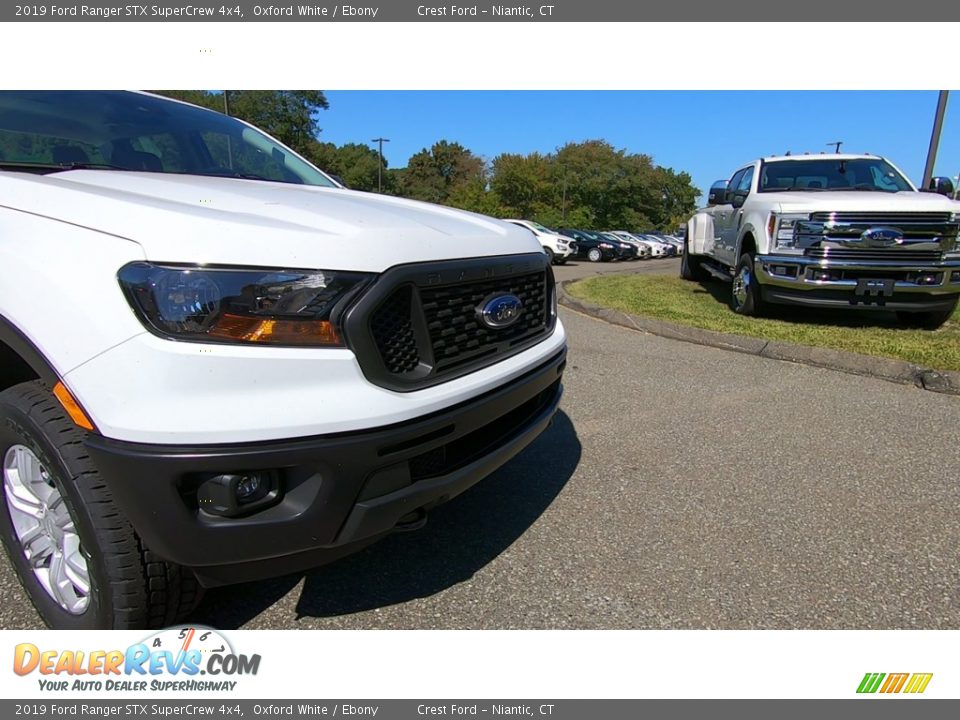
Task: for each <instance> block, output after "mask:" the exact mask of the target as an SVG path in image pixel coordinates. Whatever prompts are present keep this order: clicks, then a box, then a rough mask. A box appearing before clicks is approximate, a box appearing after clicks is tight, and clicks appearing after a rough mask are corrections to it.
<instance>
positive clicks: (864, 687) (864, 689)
mask: <svg viewBox="0 0 960 720" xmlns="http://www.w3.org/2000/svg"><path fill="white" fill-rule="evenodd" d="M884 677H885V675H884V673H867V674H866V675H864V676H863V680H861V681H860V687H858V688H857V692H858V693H875V692H876V691H877V688H879V687H880V682H881V681H882V680H883V678H884Z"/></svg>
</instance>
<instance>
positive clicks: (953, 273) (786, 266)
mask: <svg viewBox="0 0 960 720" xmlns="http://www.w3.org/2000/svg"><path fill="white" fill-rule="evenodd" d="M754 273H755V276H756V278H757V281H758V283H759V284H760V292H761V295H762V297H763V299H764V300H765V301H767V302H772V303H780V304H786V305H804V306H808V307H824V308H858V307H878V308H883V309H886V310H904V311H912V312H926V311H940V310H947V309H950V308H951V307H953V305H954V303H955V302H956V297H957V295H960V260H944V261H941V262H935V263H930V262H926V263H924V262H920V263H913V264H911V263H905V262H894V261H870V262H858V261H855V260H826V259H820V258H811V257H805V256H803V255H758V256H757V258H756V260H755V262H754Z"/></svg>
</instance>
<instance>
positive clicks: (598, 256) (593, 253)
mask: <svg viewBox="0 0 960 720" xmlns="http://www.w3.org/2000/svg"><path fill="white" fill-rule="evenodd" d="M587 260H589V261H590V262H600V261H601V260H603V253H602V252H600V248H590V249H589V250H587Z"/></svg>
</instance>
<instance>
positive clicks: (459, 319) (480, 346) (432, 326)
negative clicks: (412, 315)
mask: <svg viewBox="0 0 960 720" xmlns="http://www.w3.org/2000/svg"><path fill="white" fill-rule="evenodd" d="M498 293H511V294H513V295H516V296H517V297H518V298H520V301H521V302H522V303H523V312H522V314H521V315H520V319H519V320H518V321H517V322H516V323H514V324H513V325H511V326H510V327H507V328H503V329H493V328H489V327H487V326H486V325H485V324H483V323H482V322H481V321H480V318H479V317H478V314H477V308H478V307H479V306H480V305H481V304H482V303H483V301H484V300H486V299H487V298H488V297H490V296H491V295H495V294H498ZM420 297H421V304H422V308H423V314H424V318H425V320H426V323H427V331H428V332H429V334H430V344H431V348H432V350H433V356H434V359H435V362H436V369H437V372H442V371H443V370H446V369H448V368H451V367H454V366H457V365H460V364H462V363H467V362H470V361H471V360H475V359H477V358H480V357H483V356H485V355H492V354H495V353H496V352H497V351H498V350H499V349H500V348H501V347H502V346H503V345H504V344H508V345H515V344H517V343H520V342H523V341H524V340H527V339H529V338H530V337H532V336H534V335H537V334H539V333H540V332H542V331H543V330H544V328H545V327H546V317H547V301H548V298H547V277H546V273H545V272H543V271H540V272H535V273H529V274H527V275H521V276H518V277H514V278H503V279H496V280H486V281H481V282H473V283H467V284H458V285H451V286H447V287H439V288H425V289H422V290H421V291H420Z"/></svg>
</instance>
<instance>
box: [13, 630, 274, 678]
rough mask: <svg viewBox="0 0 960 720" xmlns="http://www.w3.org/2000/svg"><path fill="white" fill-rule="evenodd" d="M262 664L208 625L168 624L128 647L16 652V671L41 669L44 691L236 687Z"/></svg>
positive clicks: (22, 648) (28, 647)
mask: <svg viewBox="0 0 960 720" xmlns="http://www.w3.org/2000/svg"><path fill="white" fill-rule="evenodd" d="M259 669H260V655H245V654H240V653H237V652H236V651H234V649H233V646H232V645H231V644H230V642H229V641H228V640H227V639H226V638H225V637H224V636H223V635H222V634H221V633H219V632H217V631H216V630H214V629H213V628H204V627H183V628H170V629H168V630H163V631H161V632H158V633H157V634H155V635H151V636H150V637H148V638H146V639H144V640H143V641H141V642H139V643H135V644H133V645H131V646H130V647H128V648H126V649H125V650H102V649H94V650H76V649H66V650H50V649H44V648H39V647H37V646H36V645H34V644H33V643H20V644H19V645H17V646H16V647H15V648H14V655H13V671H14V672H15V673H16V674H17V675H20V676H21V677H25V676H30V675H33V674H38V675H40V676H41V677H38V678H37V682H38V683H39V685H40V689H41V690H44V691H58V690H59V691H67V692H73V691H77V690H80V691H83V690H115V691H132V692H143V691H146V690H166V691H177V692H189V691H196V692H216V691H222V692H232V691H233V690H235V689H236V686H237V682H238V681H237V680H234V679H232V678H236V677H238V676H244V675H256V674H257V672H258V671H259ZM199 676H203V677H202V679H201V678H200V677H199ZM171 678H176V679H171ZM228 678H230V679H228Z"/></svg>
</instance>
